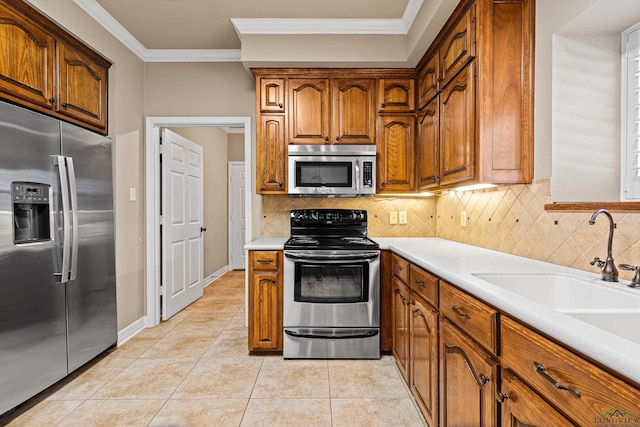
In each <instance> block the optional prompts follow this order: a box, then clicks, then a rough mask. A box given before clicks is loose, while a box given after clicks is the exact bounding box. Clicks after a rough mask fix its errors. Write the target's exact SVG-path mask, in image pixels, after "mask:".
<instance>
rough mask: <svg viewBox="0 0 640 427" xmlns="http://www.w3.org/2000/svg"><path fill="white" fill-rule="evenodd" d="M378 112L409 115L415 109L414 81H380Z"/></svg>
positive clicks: (408, 79) (409, 79) (407, 79)
mask: <svg viewBox="0 0 640 427" xmlns="http://www.w3.org/2000/svg"><path fill="white" fill-rule="evenodd" d="M378 85H379V88H378V111H380V112H381V113H398V112H403V113H410V112H412V111H414V109H415V103H416V102H415V96H416V94H415V81H414V79H411V78H406V79H380V81H379V83H378Z"/></svg>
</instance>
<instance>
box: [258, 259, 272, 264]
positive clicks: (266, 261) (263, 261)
mask: <svg viewBox="0 0 640 427" xmlns="http://www.w3.org/2000/svg"><path fill="white" fill-rule="evenodd" d="M257 261H258V262H261V263H263V264H268V263H270V262H273V260H272V259H259V260H257Z"/></svg>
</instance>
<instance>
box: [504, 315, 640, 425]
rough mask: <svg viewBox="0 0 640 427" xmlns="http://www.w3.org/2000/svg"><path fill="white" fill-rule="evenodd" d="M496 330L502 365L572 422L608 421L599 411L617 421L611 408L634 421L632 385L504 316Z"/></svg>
mask: <svg viewBox="0 0 640 427" xmlns="http://www.w3.org/2000/svg"><path fill="white" fill-rule="evenodd" d="M501 334H502V360H503V363H504V364H506V365H508V367H509V368H511V369H512V370H513V371H514V372H515V373H516V374H517V375H518V376H520V377H521V378H522V379H523V380H525V381H526V382H527V383H529V384H530V385H531V386H532V387H533V388H534V389H536V390H537V391H538V392H539V393H540V394H541V395H542V396H544V397H545V398H546V399H547V400H549V401H550V402H551V403H553V404H554V405H555V406H556V407H557V408H558V409H560V410H561V411H562V412H564V413H565V414H567V415H568V416H570V417H571V418H573V421H575V422H576V423H577V424H579V425H585V426H587V425H588V426H592V425H594V420H595V424H596V425H599V424H600V423H602V424H603V425H604V424H607V425H609V424H610V423H607V422H606V421H605V420H604V418H606V417H605V415H607V416H608V417H609V418H616V419H617V417H615V414H614V415H612V414H611V412H613V411H616V410H618V411H621V413H624V411H626V413H628V414H631V415H632V418H634V419H635V420H636V421H634V422H635V423H638V421H637V419H638V418H640V390H638V389H637V388H634V387H632V386H630V385H629V384H626V383H625V382H623V381H621V380H619V379H618V378H616V377H614V376H612V375H611V374H609V373H607V372H605V371H604V370H602V369H600V368H598V367H597V366H595V365H593V364H592V363H590V362H588V361H586V360H584V359H582V358H581V357H579V356H577V355H576V354H574V353H572V352H571V351H569V350H567V349H565V348H564V347H562V346H560V345H558V344H556V343H554V342H552V341H550V340H548V339H546V338H544V337H542V336H541V335H539V334H537V333H535V332H533V331H532V330H530V329H529V328H527V327H526V326H524V325H521V324H520V323H517V322H515V321H514V320H512V319H509V318H507V317H503V318H502V320H501ZM560 385H562V387H560ZM565 386H566V387H565ZM620 418H621V419H622V418H623V417H622V416H621V417H620ZM599 420H601V421H599ZM616 424H618V423H616ZM620 424H624V423H620Z"/></svg>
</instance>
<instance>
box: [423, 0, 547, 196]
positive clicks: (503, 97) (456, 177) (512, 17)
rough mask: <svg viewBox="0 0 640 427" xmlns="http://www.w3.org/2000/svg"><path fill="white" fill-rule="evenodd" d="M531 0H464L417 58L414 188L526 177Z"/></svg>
mask: <svg viewBox="0 0 640 427" xmlns="http://www.w3.org/2000/svg"><path fill="white" fill-rule="evenodd" d="M534 1H535V0H514V1H508V2H505V1H500V0H462V1H461V2H460V4H459V5H458V7H457V8H456V10H455V11H454V12H453V14H452V15H451V17H450V19H449V20H448V21H447V23H446V24H445V26H444V27H443V29H442V31H441V32H440V34H438V36H437V37H436V40H435V41H434V43H433V44H432V45H431V47H430V48H429V49H428V50H427V52H426V53H425V55H424V57H423V58H422V60H421V61H420V63H419V64H418V67H417V75H418V82H417V87H418V96H417V97H418V105H419V106H420V110H419V117H420V120H421V124H420V127H419V135H418V138H417V145H418V148H417V151H418V153H419V160H418V164H419V170H418V173H417V175H418V181H419V189H420V190H425V189H438V188H451V187H455V186H458V185H460V184H463V183H464V184H465V185H466V184H474V183H493V184H516V183H530V182H531V180H532V177H533V101H534V97H533V81H534V77H533V54H534V49H533V43H534V28H535V25H534V20H535V11H534ZM435 109H437V114H435V113H434V110H435ZM425 120H427V122H425ZM436 125H437V129H436V127H435V126H436ZM434 159H435V161H436V162H437V163H436V165H435V167H434V165H433V161H434Z"/></svg>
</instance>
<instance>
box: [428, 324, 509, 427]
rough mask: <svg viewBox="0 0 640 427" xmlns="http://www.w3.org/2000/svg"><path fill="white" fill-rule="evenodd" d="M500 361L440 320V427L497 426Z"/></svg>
mask: <svg viewBox="0 0 640 427" xmlns="http://www.w3.org/2000/svg"><path fill="white" fill-rule="evenodd" d="M496 378H497V363H496V362H495V361H493V358H492V356H491V355H490V354H489V353H487V352H486V351H484V350H483V349H482V348H481V347H480V346H478V345H477V344H475V343H474V342H473V341H472V340H471V339H470V338H468V337H467V336H466V335H465V334H464V333H462V332H461V331H460V330H459V329H457V328H456V327H454V326H453V325H452V324H451V323H450V322H448V321H447V320H445V319H441V320H440V426H442V427H458V426H479V427H493V426H495V425H497V401H496V399H495V395H496V392H497V385H496Z"/></svg>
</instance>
